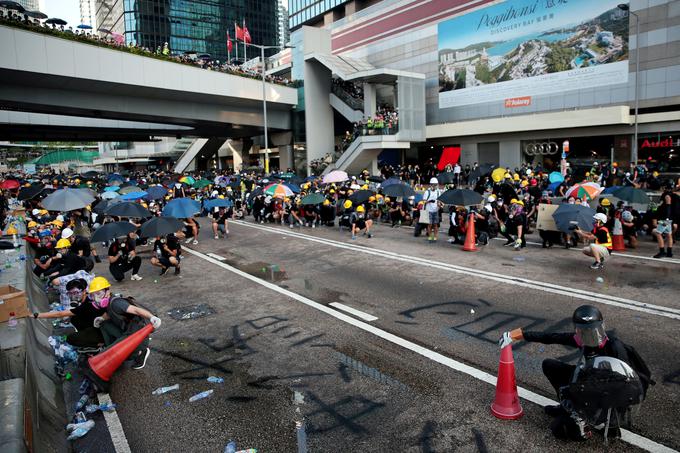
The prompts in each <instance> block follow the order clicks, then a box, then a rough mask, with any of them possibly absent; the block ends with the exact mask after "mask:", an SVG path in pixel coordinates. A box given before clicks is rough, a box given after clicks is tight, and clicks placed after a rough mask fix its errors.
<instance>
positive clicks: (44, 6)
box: [40, 0, 80, 27]
mask: <svg viewBox="0 0 680 453" xmlns="http://www.w3.org/2000/svg"><path fill="white" fill-rule="evenodd" d="M40 11H42V12H43V13H45V14H47V15H48V16H49V17H58V18H59V19H64V20H65V21H66V22H68V24H69V25H70V26H72V27H76V26H78V25H80V2H79V1H78V0H40Z"/></svg>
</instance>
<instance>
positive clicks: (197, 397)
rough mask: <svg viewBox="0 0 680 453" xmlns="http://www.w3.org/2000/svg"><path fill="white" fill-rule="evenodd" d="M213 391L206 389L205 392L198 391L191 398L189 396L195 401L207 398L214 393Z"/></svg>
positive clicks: (191, 400)
mask: <svg viewBox="0 0 680 453" xmlns="http://www.w3.org/2000/svg"><path fill="white" fill-rule="evenodd" d="M212 393H213V391H212V390H206V391H205V392H201V393H197V394H195V395H194V396H192V397H191V398H189V402H191V403H193V402H194V401H198V400H202V399H203V398H207V397H209V396H210V395H212Z"/></svg>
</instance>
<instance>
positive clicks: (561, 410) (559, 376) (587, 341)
mask: <svg viewBox="0 0 680 453" xmlns="http://www.w3.org/2000/svg"><path fill="white" fill-rule="evenodd" d="M572 322H573V323H574V332H573V333H572V332H564V333H548V332H529V331H523V330H522V329H521V328H519V329H515V330H513V331H510V332H505V333H503V336H502V337H501V339H500V341H499V345H500V346H501V348H504V347H506V346H508V345H510V344H512V343H513V342H514V341H519V340H524V341H528V342H538V343H543V344H559V345H563V346H569V347H573V348H578V349H579V350H580V358H579V359H578V362H577V364H576V365H571V364H568V363H564V362H562V361H559V360H555V359H545V360H544V361H543V365H542V366H543V374H544V375H545V376H546V378H548V381H549V382H550V384H551V385H552V386H553V388H554V389H555V392H556V394H557V398H558V400H559V401H560V402H561V403H564V402H565V400H569V395H568V386H569V384H571V383H573V382H575V380H576V378H577V376H578V372H579V371H580V370H582V369H583V368H584V366H585V364H586V362H587V361H588V360H590V359H593V358H595V357H598V356H606V357H614V358H616V359H619V360H622V361H623V362H625V363H627V364H628V365H630V367H631V368H633V369H634V370H635V371H636V372H637V374H638V375H639V377H640V381H641V383H642V388H643V395H646V392H647V389H648V387H649V386H650V385H654V381H653V380H652V375H651V371H650V370H649V368H648V367H647V365H646V364H645V362H644V360H643V359H642V358H641V357H640V355H639V354H638V353H637V351H636V350H635V349H634V348H633V347H632V346H629V345H627V344H625V343H624V342H623V341H621V340H619V339H618V338H616V337H615V336H614V335H613V334H612V333H611V332H607V331H606V330H605V325H604V319H603V317H602V313H600V310H598V309H597V308H596V307H593V306H592V305H582V306H580V307H578V308H577V309H576V310H575V311H574V314H573V315H572ZM566 406H567V407H568V404H567V405H566ZM545 412H546V414H548V415H550V416H553V417H555V418H556V420H555V422H553V425H552V426H551V429H552V430H553V434H555V435H556V436H557V437H566V436H570V435H571V434H573V433H577V434H578V435H581V434H584V431H583V430H574V429H572V428H573V427H571V426H569V424H570V423H573V419H572V418H570V416H569V414H568V412H567V410H565V404H560V405H558V406H546V407H545ZM578 435H577V436H576V437H577V438H578Z"/></svg>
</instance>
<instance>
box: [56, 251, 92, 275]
mask: <svg viewBox="0 0 680 453" xmlns="http://www.w3.org/2000/svg"><path fill="white" fill-rule="evenodd" d="M59 263H61V265H62V270H61V272H62V273H63V274H62V275H68V274H73V273H75V272H78V271H81V270H85V267H86V263H85V260H84V259H83V258H81V257H79V256H78V255H76V254H74V253H73V252H68V253H66V254H63V255H62V257H61V259H60V260H59Z"/></svg>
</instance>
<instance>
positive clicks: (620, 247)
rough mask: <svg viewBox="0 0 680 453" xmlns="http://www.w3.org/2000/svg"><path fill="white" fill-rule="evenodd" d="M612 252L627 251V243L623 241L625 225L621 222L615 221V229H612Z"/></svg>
mask: <svg viewBox="0 0 680 453" xmlns="http://www.w3.org/2000/svg"><path fill="white" fill-rule="evenodd" d="M612 250H613V251H615V252H623V251H625V250H626V243H625V242H624V240H623V225H621V220H619V219H614V228H613V229H612Z"/></svg>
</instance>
